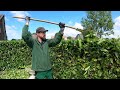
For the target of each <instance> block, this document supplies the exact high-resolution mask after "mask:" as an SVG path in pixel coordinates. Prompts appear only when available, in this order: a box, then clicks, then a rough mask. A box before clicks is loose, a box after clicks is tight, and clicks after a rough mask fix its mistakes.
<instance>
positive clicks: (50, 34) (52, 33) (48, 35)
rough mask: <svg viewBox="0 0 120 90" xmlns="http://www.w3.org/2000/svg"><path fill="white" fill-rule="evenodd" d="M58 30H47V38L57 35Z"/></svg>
mask: <svg viewBox="0 0 120 90" xmlns="http://www.w3.org/2000/svg"><path fill="white" fill-rule="evenodd" d="M55 33H56V32H47V33H46V38H48V39H50V38H51V37H52V36H55Z"/></svg>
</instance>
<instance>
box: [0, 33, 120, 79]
mask: <svg viewBox="0 0 120 90" xmlns="http://www.w3.org/2000/svg"><path fill="white" fill-rule="evenodd" d="M50 50H51V51H50V55H51V60H52V63H53V71H54V78H56V79H116V78H120V39H99V38H96V37H93V36H90V35H89V36H88V37H86V38H85V39H84V40H81V39H78V40H67V41H64V40H63V41H62V42H61V43H60V44H59V45H57V46H56V47H53V48H51V49H50ZM0 55H1V57H0V70H5V69H11V68H24V67H25V66H27V65H30V64H31V50H30V49H29V48H28V47H27V46H26V44H25V43H24V41H22V40H18V41H7V42H0Z"/></svg>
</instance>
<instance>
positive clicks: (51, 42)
mask: <svg viewBox="0 0 120 90" xmlns="http://www.w3.org/2000/svg"><path fill="white" fill-rule="evenodd" d="M25 20H26V23H25V25H24V27H23V29H22V38H23V40H24V41H25V42H26V44H27V45H28V46H29V47H30V48H32V70H34V71H35V78H36V79H46V78H47V79H53V75H52V65H51V61H50V56H49V47H53V46H55V45H57V44H59V43H60V41H61V40H62V36H63V31H64V28H65V24H64V23H61V22H60V23H59V27H60V31H59V32H58V33H56V34H55V37H54V38H53V39H46V32H47V31H48V30H45V29H44V28H43V27H38V28H37V29H36V36H37V37H36V38H32V35H31V33H30V32H29V31H28V28H29V22H30V17H28V16H26V18H25Z"/></svg>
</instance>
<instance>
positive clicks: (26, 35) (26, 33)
mask: <svg viewBox="0 0 120 90" xmlns="http://www.w3.org/2000/svg"><path fill="white" fill-rule="evenodd" d="M28 28H29V26H28V25H24V27H23V29H22V39H23V40H24V41H25V42H26V44H27V45H28V46H29V47H31V48H32V47H33V44H34V42H33V38H32V35H31V33H30V32H29V31H28Z"/></svg>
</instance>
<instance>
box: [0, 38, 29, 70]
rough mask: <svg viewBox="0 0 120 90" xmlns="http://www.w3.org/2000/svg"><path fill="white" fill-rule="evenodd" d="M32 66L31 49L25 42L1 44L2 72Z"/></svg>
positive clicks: (0, 63) (0, 68) (3, 42)
mask: <svg viewBox="0 0 120 90" xmlns="http://www.w3.org/2000/svg"><path fill="white" fill-rule="evenodd" d="M30 64H31V49H30V48H29V47H28V46H27V45H26V43H25V42H24V41H23V40H12V41H1V42H0V71H2V70H6V69H11V68H17V69H19V68H20V69H22V68H24V67H25V66H27V65H30Z"/></svg>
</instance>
